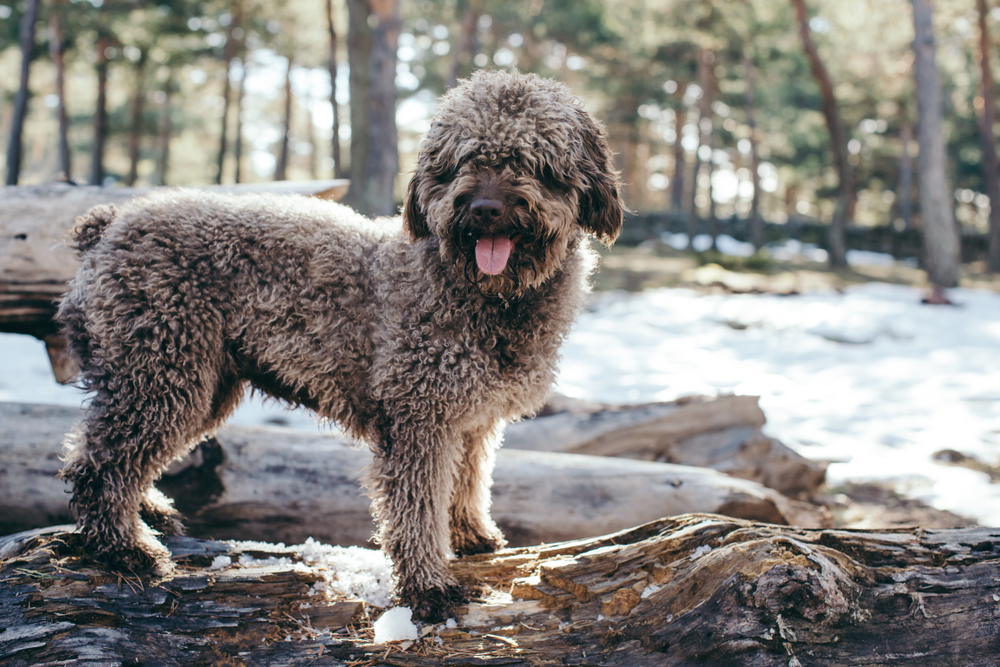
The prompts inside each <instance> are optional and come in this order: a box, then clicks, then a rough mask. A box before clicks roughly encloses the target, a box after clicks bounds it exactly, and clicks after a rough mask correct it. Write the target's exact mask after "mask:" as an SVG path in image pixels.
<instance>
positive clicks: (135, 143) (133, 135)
mask: <svg viewBox="0 0 1000 667" xmlns="http://www.w3.org/2000/svg"><path fill="white" fill-rule="evenodd" d="M146 57H147V53H146V49H142V50H141V52H140V54H139V60H137V61H136V63H135V91H134V92H133V94H132V122H131V126H130V127H129V135H128V155H129V170H128V178H127V179H125V184H126V185H127V186H129V187H132V186H134V185H135V182H136V179H138V178H139V148H140V146H141V143H142V112H143V106H144V105H145V101H146V86H145V85H144V84H145V82H144V80H143V79H144V74H145V72H146Z"/></svg>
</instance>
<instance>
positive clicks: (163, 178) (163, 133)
mask: <svg viewBox="0 0 1000 667" xmlns="http://www.w3.org/2000/svg"><path fill="white" fill-rule="evenodd" d="M173 92H174V73H173V71H171V72H170V74H168V75H167V80H166V82H165V83H164V84H163V104H162V106H161V108H160V127H159V129H158V130H157V139H156V180H155V183H156V185H166V184H167V163H168V160H169V158H170V134H171V133H172V132H173V126H172V125H171V123H170V98H171V96H172V95H173Z"/></svg>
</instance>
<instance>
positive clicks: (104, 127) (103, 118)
mask: <svg viewBox="0 0 1000 667" xmlns="http://www.w3.org/2000/svg"><path fill="white" fill-rule="evenodd" d="M110 46H111V39H110V37H108V35H107V34H101V33H100V32H99V33H98V37H97V108H96V109H95V110H94V140H93V146H92V147H91V150H92V151H93V152H92V153H91V160H90V184H91V185H101V184H102V183H103V181H104V143H105V139H106V138H107V136H106V135H107V132H108V109H107V92H108V55H107V51H108V47H110Z"/></svg>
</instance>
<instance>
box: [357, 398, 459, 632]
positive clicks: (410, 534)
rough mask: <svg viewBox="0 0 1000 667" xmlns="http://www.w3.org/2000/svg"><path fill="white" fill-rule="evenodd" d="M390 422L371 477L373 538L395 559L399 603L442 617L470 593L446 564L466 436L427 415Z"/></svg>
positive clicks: (420, 613) (422, 614)
mask: <svg viewBox="0 0 1000 667" xmlns="http://www.w3.org/2000/svg"><path fill="white" fill-rule="evenodd" d="M393 414H400V411H396V412H394V413H393ZM385 430H386V433H384V434H382V435H381V438H382V443H381V445H382V446H381V447H379V448H376V452H375V458H374V460H373V461H372V464H371V467H370V469H369V472H368V475H367V480H366V482H367V486H368V488H369V494H370V495H371V497H372V501H373V502H372V511H373V513H374V515H375V518H376V520H377V521H378V524H379V530H378V534H377V536H376V539H377V540H378V542H379V544H380V545H381V546H382V549H383V550H384V551H385V553H386V554H387V555H388V556H389V557H390V558H391V559H392V563H393V569H394V572H395V576H396V596H397V598H398V599H399V600H400V603H401V604H404V605H407V606H409V607H410V608H411V609H412V610H413V614H414V616H415V617H416V618H419V619H421V620H425V621H443V620H444V619H445V618H446V617H447V615H448V614H449V613H450V612H451V610H452V609H454V607H455V606H456V605H458V604H459V603H460V602H462V600H463V599H464V598H465V591H464V590H463V588H462V587H461V585H460V584H459V583H458V581H457V580H456V579H455V577H454V575H452V574H451V572H450V571H449V569H448V555H449V551H450V549H449V530H448V525H449V523H448V518H449V507H450V501H451V497H452V490H453V488H454V485H455V478H456V474H457V472H458V467H459V464H460V462H461V457H462V440H461V436H460V435H459V434H457V433H451V432H447V431H446V430H445V429H444V428H443V427H441V426H438V425H434V424H431V423H427V422H417V423H407V424H395V425H392V426H388V427H386V429H385Z"/></svg>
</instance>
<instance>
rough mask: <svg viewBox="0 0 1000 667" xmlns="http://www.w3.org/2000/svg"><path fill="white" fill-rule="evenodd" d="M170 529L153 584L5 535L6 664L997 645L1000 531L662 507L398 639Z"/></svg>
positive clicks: (654, 657)
mask: <svg viewBox="0 0 1000 667" xmlns="http://www.w3.org/2000/svg"><path fill="white" fill-rule="evenodd" d="M169 544H170V547H171V549H172V551H173V554H174V559H175V561H176V562H177V563H178V565H179V569H180V574H179V576H177V577H175V578H174V579H171V580H169V581H164V582H160V583H153V582H148V581H140V580H137V579H136V580H125V579H121V578H118V577H113V576H109V575H107V574H105V573H102V572H101V571H100V570H96V569H93V568H92V567H89V566H88V565H87V564H86V563H85V562H82V561H81V559H80V553H79V549H78V547H77V546H76V538H75V536H74V535H73V534H71V533H64V532H60V531H58V530H55V531H53V530H51V529H50V530H49V532H42V533H41V534H38V533H34V534H32V533H27V534H22V535H21V536H13V537H10V538H0V557H2V558H3V560H2V561H0V581H2V587H0V627H3V628H5V630H4V631H3V632H0V662H2V663H3V664H9V665H17V666H19V665H28V664H32V665H38V664H55V663H56V662H58V661H65V660H73V659H76V660H79V661H80V663H81V664H86V663H87V661H88V660H92V661H97V660H102V661H104V663H103V664H109V661H110V663H117V664H157V665H172V664H243V665H291V664H310V665H338V666H339V665H395V666H399V667H425V666H426V667H430V666H431V665H455V666H458V665H469V666H473V665H525V666H528V665H531V666H540V665H593V666H598V665H600V666H612V665H615V666H619V665H620V666H622V667H624V666H628V667H642V666H644V665H650V666H652V665H655V666H657V667H669V666H673V665H691V664H708V665H747V666H751V665H752V666H767V667H770V666H774V667H777V666H779V665H781V666H782V667H784V666H786V665H802V666H808V665H830V666H837V667H844V666H852V665H858V666H861V665H864V666H874V665H908V666H914V667H923V666H927V667H931V666H934V667H940V666H950V665H955V666H958V665H961V666H962V667H979V666H986V665H995V664H996V660H997V655H1000V528H968V529H952V530H915V531H908V530H883V531H853V530H807V529H793V528H787V527H781V526H775V525H770V524H761V523H753V522H748V521H740V520H734V519H727V518H724V517H720V516H715V515H684V516H679V517H675V518H669V519H660V520H658V521H654V522H651V523H648V524H645V525H642V526H639V527H636V528H633V529H630V530H627V531H622V532H619V533H615V534H611V535H606V536H603V537H600V538H596V539H590V540H579V541H574V542H563V543H558V544H549V545H538V546H531V547H522V548H518V549H505V550H503V551H501V552H499V553H497V554H490V555H481V556H474V557H466V558H463V559H458V560H456V561H454V563H453V567H454V570H455V572H456V574H457V575H458V576H459V578H460V579H461V580H462V581H464V582H466V583H468V584H469V585H475V586H479V587H480V589H481V595H480V599H479V600H477V601H474V602H472V603H470V604H468V605H466V606H465V607H462V608H460V609H459V611H458V613H457V614H456V616H457V627H455V628H447V627H445V626H443V625H442V626H437V627H430V628H423V629H422V633H423V635H422V638H421V639H420V640H418V641H416V642H406V643H393V644H388V645H375V644H372V633H371V627H370V626H371V619H372V618H374V617H376V616H377V613H378V610H376V609H372V608H369V607H367V606H365V605H363V604H361V603H359V602H358V601H350V600H343V599H340V600H329V601H324V600H323V599H322V598H320V597H319V596H316V595H309V591H310V589H311V587H312V585H313V584H314V583H315V582H317V581H321V580H322V579H323V573H322V572H318V571H316V569H315V568H311V567H310V566H307V565H303V564H302V563H287V564H284V565H281V564H279V565H271V566H267V567H260V568H248V569H241V568H235V569H230V570H225V571H223V572H212V571H209V570H207V569H206V568H207V566H208V564H209V563H210V562H211V561H212V559H213V558H214V557H215V556H218V555H222V554H226V555H230V556H231V557H233V558H234V560H235V559H236V557H238V555H239V552H240V549H239V548H237V547H234V546H233V545H232V544H229V543H220V542H205V541H198V540H193V539H190V538H177V539H173V540H171V541H170V542H169ZM244 552H245V549H244ZM251 555H253V556H255V557H258V558H264V557H267V556H269V555H271V556H278V555H280V556H289V555H290V554H289V553H288V552H287V551H286V550H278V549H277V548H275V549H274V550H273V553H271V552H269V551H268V549H267V548H266V547H265V546H264V545H254V548H253V551H252V554H251ZM303 603H306V604H308V605H309V606H303ZM310 614H311V615H312V616H310ZM317 618H318V619H321V620H320V621H319V622H317V621H316V620H315V619H317ZM311 619H312V620H311Z"/></svg>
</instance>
